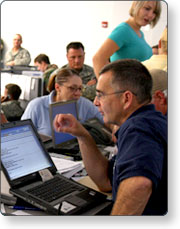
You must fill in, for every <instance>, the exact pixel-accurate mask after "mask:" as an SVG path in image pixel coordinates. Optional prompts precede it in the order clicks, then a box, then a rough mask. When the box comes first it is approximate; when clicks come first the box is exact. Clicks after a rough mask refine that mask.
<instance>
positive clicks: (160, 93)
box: [150, 69, 168, 115]
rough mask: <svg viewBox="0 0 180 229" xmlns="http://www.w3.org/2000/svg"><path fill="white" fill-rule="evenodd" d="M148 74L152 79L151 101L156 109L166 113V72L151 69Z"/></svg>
mask: <svg viewBox="0 0 180 229" xmlns="http://www.w3.org/2000/svg"><path fill="white" fill-rule="evenodd" d="M150 74H151V76H152V79H153V88H152V101H151V103H153V104H154V105H155V108H156V110H158V111H160V112H162V114H163V115H167V85H168V78H167V72H166V71H163V70H160V69H151V70H150Z"/></svg>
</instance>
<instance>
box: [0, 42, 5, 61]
mask: <svg viewBox="0 0 180 229" xmlns="http://www.w3.org/2000/svg"><path fill="white" fill-rule="evenodd" d="M3 53H4V41H3V39H1V49H0V61H1V62H2V60H3Z"/></svg>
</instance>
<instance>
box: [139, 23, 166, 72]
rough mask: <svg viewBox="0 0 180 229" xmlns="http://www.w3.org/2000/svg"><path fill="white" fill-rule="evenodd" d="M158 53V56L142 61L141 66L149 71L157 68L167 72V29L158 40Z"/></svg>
mask: <svg viewBox="0 0 180 229" xmlns="http://www.w3.org/2000/svg"><path fill="white" fill-rule="evenodd" d="M158 52H159V54H158V55H152V57H151V58H150V59H148V60H146V61H143V62H142V64H144V65H145V66H146V67H147V68H148V69H149V70H150V69H154V68H157V69H162V70H164V71H167V27H166V28H165V29H164V31H163V33H162V35H161V38H160V40H159V46H158Z"/></svg>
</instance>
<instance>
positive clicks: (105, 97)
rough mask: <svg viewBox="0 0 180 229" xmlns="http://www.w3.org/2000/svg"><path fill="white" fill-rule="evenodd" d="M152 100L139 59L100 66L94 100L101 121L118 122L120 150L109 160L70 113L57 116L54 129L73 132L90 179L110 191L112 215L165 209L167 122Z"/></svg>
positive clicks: (159, 212)
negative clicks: (102, 119)
mask: <svg viewBox="0 0 180 229" xmlns="http://www.w3.org/2000/svg"><path fill="white" fill-rule="evenodd" d="M151 99H152V77H151V75H150V73H149V71H148V70H147V69H146V67H144V66H143V65H142V64H141V63H140V62H138V61H136V60H130V59H129V60H128V59H126V60H119V61H115V62H112V63H110V64H108V65H106V66H105V67H104V68H103V69H102V70H101V72H100V77H99V79H98V83H97V87H96V98H95V101H94V103H95V104H96V106H98V108H99V111H100V112H101V114H102V115H103V118H104V122H105V123H108V124H114V125H117V126H119V130H118V131H117V133H116V137H117V146H118V153H117V154H116V156H114V157H113V158H112V159H111V160H107V159H106V158H105V157H104V156H103V155H102V154H101V152H100V151H99V150H98V149H97V147H96V144H95V143H94V141H93V139H92V138H91V136H90V135H89V133H88V132H87V131H86V130H85V129H84V128H83V126H82V125H81V124H80V123H79V122H78V121H77V120H76V119H75V118H74V117H72V116H71V115H61V114H59V115H57V116H56V117H55V120H54V127H55V129H56V131H61V132H68V133H71V134H72V135H75V136H76V137H77V139H78V142H79V146H80V149H81V153H82V158H83V161H84V164H85V168H86V170H87V172H88V174H89V176H90V177H91V178H92V180H93V181H94V182H95V183H96V184H97V186H98V187H99V189H100V190H102V191H105V192H107V191H112V194H113V201H114V205H113V208H112V211H111V214H112V215H164V214H166V213H167V121H166V118H165V117H164V116H163V115H162V114H161V113H160V112H157V111H156V110H155V107H154V105H153V104H151Z"/></svg>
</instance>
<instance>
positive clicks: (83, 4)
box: [1, 1, 167, 67]
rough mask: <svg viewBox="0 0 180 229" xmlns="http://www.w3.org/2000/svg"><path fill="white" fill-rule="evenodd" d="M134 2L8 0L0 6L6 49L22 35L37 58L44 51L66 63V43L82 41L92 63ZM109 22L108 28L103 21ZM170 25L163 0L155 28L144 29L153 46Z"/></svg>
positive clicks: (54, 61)
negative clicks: (17, 36)
mask: <svg viewBox="0 0 180 229" xmlns="http://www.w3.org/2000/svg"><path fill="white" fill-rule="evenodd" d="M130 5H131V1H5V2H3V3H2V5H1V37H2V39H3V40H4V42H5V46H6V50H7V49H10V48H11V47H12V39H13V36H14V34H16V33H20V34H22V37H23V44H22V47H24V48H26V49H28V50H29V51H30V53H31V57H32V61H31V65H33V60H34V58H35V57H36V56H37V55H38V54H40V53H45V54H47V55H48V56H49V57H50V61H51V63H55V64H57V65H58V66H59V67H61V66H62V65H64V64H66V62H67V61H66V45H67V44H68V43H69V42H71V41H81V42H82V43H83V44H84V46H85V52H86V58H85V63H87V64H89V65H92V56H93V55H94V54H95V52H96V51H97V50H98V48H99V47H100V45H101V44H102V43H103V42H104V40H105V39H106V38H107V36H108V35H109V34H110V32H111V31H112V30H113V28H115V27H116V26H117V25H118V24H119V23H120V22H122V21H125V20H127V19H128V17H129V14H128V11H129V8H130ZM102 21H108V23H109V26H108V28H102V27H101V22H102ZM166 25H167V5H166V3H165V2H162V14H161V18H160V21H159V22H158V24H157V25H156V27H155V28H154V29H149V28H146V27H145V28H143V31H144V33H145V38H146V40H147V41H148V43H149V44H150V45H155V44H157V43H158V40H159V37H160V35H161V33H162V31H163V29H164V28H165V26H166Z"/></svg>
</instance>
